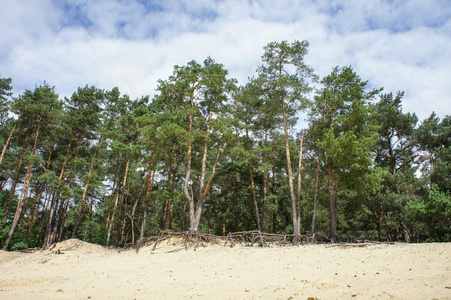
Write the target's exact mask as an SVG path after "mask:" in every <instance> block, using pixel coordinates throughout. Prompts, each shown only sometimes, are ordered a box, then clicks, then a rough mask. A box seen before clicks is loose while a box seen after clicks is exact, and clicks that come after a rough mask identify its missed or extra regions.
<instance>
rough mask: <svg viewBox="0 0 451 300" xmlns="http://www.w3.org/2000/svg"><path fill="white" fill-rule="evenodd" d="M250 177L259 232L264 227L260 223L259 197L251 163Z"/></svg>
mask: <svg viewBox="0 0 451 300" xmlns="http://www.w3.org/2000/svg"><path fill="white" fill-rule="evenodd" d="M249 175H250V178H251V193H252V200H254V211H255V217H256V221H257V228H258V231H260V232H261V231H262V226H261V222H260V213H259V211H258V203H257V195H256V193H255V181H254V172H252V165H251V164H250V163H249Z"/></svg>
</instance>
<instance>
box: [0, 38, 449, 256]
mask: <svg viewBox="0 0 451 300" xmlns="http://www.w3.org/2000/svg"><path fill="white" fill-rule="evenodd" d="M308 47H309V44H308V42H307V41H294V42H293V43H288V42H286V41H282V42H272V43H269V44H268V45H267V46H266V47H265V48H264V54H263V56H262V66H261V67H260V68H259V69H258V70H257V73H256V74H255V76H253V77H250V78H249V81H248V82H247V83H245V84H244V85H243V86H240V87H238V86H237V82H236V80H234V79H229V78H228V77H227V76H228V71H227V69H226V68H225V67H224V66H223V65H222V64H219V63H217V62H216V61H215V60H214V59H212V58H211V57H208V58H207V59H205V60H204V61H203V62H202V63H198V62H196V61H190V62H188V63H187V64H186V65H177V66H174V69H173V73H172V74H171V76H169V77H168V78H166V79H165V80H159V81H158V89H157V94H156V95H155V96H153V98H152V100H151V101H149V99H150V98H149V96H143V97H141V98H138V99H134V100H133V99H130V98H129V97H128V96H127V95H126V94H124V95H121V93H120V91H119V88H117V87H115V88H113V89H111V90H102V89H99V88H97V87H94V86H88V85H86V86H84V87H79V88H78V89H77V90H76V91H75V92H74V93H73V94H72V95H71V97H69V98H65V99H59V98H58V95H57V93H56V91H55V88H54V87H51V86H50V85H48V84H47V83H46V82H44V83H43V84H42V85H39V86H36V87H35V88H34V89H33V90H25V92H23V93H22V94H21V95H19V96H17V97H12V86H11V83H12V80H11V79H9V78H7V79H4V78H0V125H1V126H0V147H3V146H5V143H6V141H7V139H8V138H9V135H10V134H12V135H11V139H9V140H8V145H7V147H5V155H4V157H3V159H2V160H1V163H0V189H1V190H0V242H1V243H2V244H5V241H6V240H7V239H8V235H9V233H10V230H11V228H13V227H14V226H17V229H13V231H14V230H15V231H14V232H13V233H14V234H13V235H12V237H11V242H10V244H9V247H8V249H12V250H19V249H24V248H28V247H35V246H49V245H50V244H51V243H54V242H58V241H60V240H63V239H68V238H71V237H72V236H74V237H77V238H80V239H83V240H86V241H89V242H92V243H99V244H104V245H106V244H108V245H116V246H123V245H125V244H127V243H132V242H135V243H136V242H137V240H138V239H139V237H140V236H141V234H142V235H143V237H148V236H150V235H157V234H158V233H159V231H160V230H173V231H184V230H189V229H191V228H192V226H191V221H192V220H190V210H191V212H192V211H195V212H196V213H199V215H202V218H201V219H200V222H199V224H198V230H200V231H202V232H206V233H211V234H219V235H222V234H228V233H229V232H233V231H247V230H255V229H257V228H261V229H262V230H264V231H266V232H274V233H284V234H285V233H286V234H291V233H293V232H294V231H296V230H298V229H297V228H296V226H298V224H300V226H299V227H300V228H299V231H298V232H300V233H302V234H310V233H311V231H312V223H313V219H314V218H315V230H314V233H315V234H316V236H327V235H329V234H330V233H331V229H332V228H331V227H330V226H329V224H330V223H331V220H332V219H333V218H336V220H337V226H336V233H337V235H353V236H356V237H357V238H361V239H377V240H390V241H415V242H423V241H449V240H450V239H451V224H450V222H451V196H450V195H451V177H450V176H451V150H450V149H451V144H450V141H451V117H450V116H445V117H444V118H443V119H440V118H438V117H437V116H436V115H435V114H434V113H433V114H431V116H430V117H429V118H428V119H426V120H424V121H422V122H421V124H419V125H418V124H417V122H418V118H417V117H416V115H415V114H411V113H405V112H403V110H402V98H403V97H404V92H398V93H396V94H393V93H388V94H380V95H379V97H378V98H377V99H376V96H377V94H379V93H380V92H381V90H382V89H369V86H370V84H369V83H368V82H366V81H363V80H362V79H361V78H360V77H359V76H358V75H357V74H356V73H355V71H354V70H353V68H351V67H348V66H345V67H335V68H333V69H332V72H331V73H330V74H329V75H328V76H326V77H325V78H323V79H322V81H321V83H320V84H321V85H316V86H315V84H317V81H318V78H317V76H316V75H315V74H314V73H313V69H312V68H311V67H310V66H308V65H307V64H306V61H305V58H306V55H307V53H308ZM314 91H317V92H316V95H315V96H314V97H313V99H312V97H310V93H312V92H314ZM299 112H306V113H307V114H308V118H309V128H308V129H306V130H301V131H299V130H296V129H297V127H296V125H297V120H298V117H299ZM13 129H14V130H13ZM300 137H303V155H302V157H300V140H301V139H300ZM300 158H302V167H301V168H300V169H298V163H299V161H300ZM317 172H318V173H317ZM299 175H300V178H301V186H299V187H301V189H300V192H299V195H296V194H297V188H298V185H299V183H298V181H297V179H298V176H299ZM317 175H318V177H317ZM25 190H27V194H26V195H23V194H22V191H25ZM297 196H299V197H297ZM315 199H316V202H314V200H315ZM331 200H332V202H331ZM334 201H335V202H334ZM331 203H332V205H334V204H336V207H335V208H334V209H335V212H333V213H332V214H331V207H332V205H331ZM191 204H192V205H193V207H194V209H193V207H191V206H190V205H191ZM314 207H315V212H314ZM18 208H19V214H16V210H17V209H18ZM298 209H299V210H298ZM297 214H299V217H300V218H298V219H297V220H295V219H296V218H297ZM334 214H335V215H334ZM15 215H16V216H17V215H19V216H20V217H18V218H17V217H16V220H14V218H15ZM293 216H296V218H293ZM16 221H17V222H16ZM259 222H260V224H259ZM13 225H14V226H13ZM77 226H78V231H77V230H76V229H75V228H77ZM141 227H143V230H141Z"/></svg>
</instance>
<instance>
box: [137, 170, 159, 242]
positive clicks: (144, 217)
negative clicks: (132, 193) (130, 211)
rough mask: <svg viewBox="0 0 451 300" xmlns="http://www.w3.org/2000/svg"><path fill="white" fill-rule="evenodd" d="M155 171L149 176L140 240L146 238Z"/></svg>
mask: <svg viewBox="0 0 451 300" xmlns="http://www.w3.org/2000/svg"><path fill="white" fill-rule="evenodd" d="M155 172H156V171H155V170H154V171H153V173H151V172H150V170H149V173H148V174H147V193H146V202H145V204H144V213H143V221H142V223H141V231H140V233H139V240H142V239H143V238H144V232H145V230H146V222H147V211H148V210H149V200H150V193H151V192H152V186H153V181H154V178H155Z"/></svg>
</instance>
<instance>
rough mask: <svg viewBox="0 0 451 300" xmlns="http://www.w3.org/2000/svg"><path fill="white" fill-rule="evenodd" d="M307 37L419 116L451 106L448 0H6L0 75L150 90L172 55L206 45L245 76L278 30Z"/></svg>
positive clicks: (324, 64)
mask: <svg viewBox="0 0 451 300" xmlns="http://www.w3.org/2000/svg"><path fill="white" fill-rule="evenodd" d="M282 40H287V41H289V42H292V41H294V40H307V41H309V43H310V51H309V54H308V56H307V57H306V61H307V62H308V64H310V65H311V66H312V67H313V68H314V69H315V71H316V73H317V74H318V75H320V76H326V75H328V74H329V73H330V71H331V70H332V68H333V67H334V66H337V65H338V66H345V65H351V66H352V67H353V68H354V69H355V70H356V72H357V73H358V74H359V75H360V76H361V77H362V79H364V80H368V81H369V83H370V84H371V86H372V87H384V91H385V92H386V93H389V92H396V91H398V90H403V91H405V93H406V96H405V97H404V100H403V108H404V111H405V112H407V111H408V112H415V113H416V114H417V115H418V116H419V118H420V120H422V119H424V118H426V117H428V116H429V115H430V113H431V112H432V111H436V112H437V114H438V115H439V116H440V117H443V116H444V115H446V114H451V1H449V0H365V1H363V0H343V1H340V0H277V1H275V0H191V1H190V0H160V1H158V0H150V1H146V0H53V1H52V0H14V1H12V0H0V75H1V77H10V78H12V79H13V86H14V93H15V95H17V94H20V93H22V92H23V90H24V89H33V88H34V87H35V86H36V85H39V84H42V83H43V81H44V80H45V81H47V82H48V83H49V84H50V85H54V86H56V90H57V92H58V93H59V95H60V96H61V97H64V96H70V94H72V93H73V92H74V91H76V89H77V87H78V86H85V85H86V84H89V85H95V86H96V87H98V88H102V89H111V88H113V87H115V86H118V87H119V88H120V90H121V92H122V93H125V94H129V95H130V96H131V97H132V98H138V97H141V96H143V95H151V96H152V95H153V94H154V92H155V88H156V85H157V80H158V79H160V78H161V79H165V78H167V76H169V75H170V74H171V73H172V68H173V66H174V65H176V64H178V65H184V64H186V63H187V62H188V61H190V60H193V59H194V60H197V61H198V62H201V61H203V60H204V59H205V58H206V57H207V56H211V57H212V58H214V59H215V60H216V61H217V62H219V63H223V64H224V65H225V67H226V69H228V70H229V74H230V76H231V77H234V78H237V79H238V80H239V82H240V84H245V83H246V81H247V78H248V77H249V76H253V75H254V74H255V71H256V69H257V67H258V66H259V65H260V64H261V55H262V54H263V47H264V46H265V45H266V44H268V43H269V42H272V41H282Z"/></svg>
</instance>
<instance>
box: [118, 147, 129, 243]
mask: <svg viewBox="0 0 451 300" xmlns="http://www.w3.org/2000/svg"><path fill="white" fill-rule="evenodd" d="M132 144H133V141H131V142H130V145H129V148H131V146H132ZM129 164H130V153H129V154H128V155H127V162H126V163H125V173H124V179H123V181H122V190H121V204H120V206H119V214H118V217H117V218H118V221H119V219H120V218H121V216H122V208H123V207H124V197H125V186H126V184H127V175H128V166H129ZM119 229H120V228H119V227H118V228H117V231H116V239H115V241H114V246H116V247H117V246H118V242H119V233H120V230H119Z"/></svg>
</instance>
